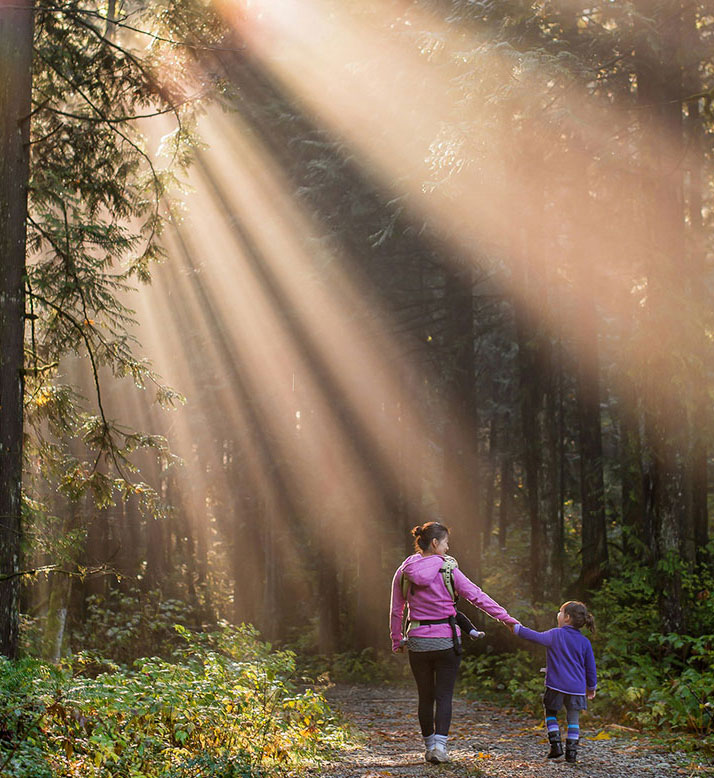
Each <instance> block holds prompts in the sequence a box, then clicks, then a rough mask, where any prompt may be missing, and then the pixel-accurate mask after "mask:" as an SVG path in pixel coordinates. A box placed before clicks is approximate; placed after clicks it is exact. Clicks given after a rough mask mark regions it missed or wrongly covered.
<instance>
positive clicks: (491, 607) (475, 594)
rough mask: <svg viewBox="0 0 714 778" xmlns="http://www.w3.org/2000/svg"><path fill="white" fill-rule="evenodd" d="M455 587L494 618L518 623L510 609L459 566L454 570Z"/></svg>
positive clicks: (505, 622)
mask: <svg viewBox="0 0 714 778" xmlns="http://www.w3.org/2000/svg"><path fill="white" fill-rule="evenodd" d="M454 589H455V590H456V593H457V594H459V595H460V596H461V597H464V598H465V599H467V600H468V601H469V602H472V603H473V604H474V605H475V606H476V607H477V608H480V609H481V610H482V611H483V612H484V613H487V614H488V615H489V616H491V617H492V618H494V619H497V620H498V621H502V622H503V623H504V624H515V623H516V619H514V618H513V616H509V614H508V611H507V610H506V609H505V608H504V607H503V606H501V605H499V604H498V603H497V602H496V601H495V600H492V599H491V598H490V597H489V596H488V595H487V594H486V592H484V591H483V590H482V589H480V588H479V587H478V586H476V584H475V583H474V582H473V581H470V580H469V579H468V578H467V577H466V576H465V575H464V574H463V573H462V572H461V570H459V569H458V567H457V568H456V569H455V570H454Z"/></svg>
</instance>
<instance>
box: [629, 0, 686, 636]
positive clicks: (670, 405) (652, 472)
mask: <svg viewBox="0 0 714 778" xmlns="http://www.w3.org/2000/svg"><path fill="white" fill-rule="evenodd" d="M656 6H657V7H655V8H651V7H650V6H647V13H648V14H649V15H651V18H653V19H657V20H658V21H659V29H658V30H657V33H658V36H655V35H654V34H653V32H652V31H650V30H648V31H646V32H645V31H643V32H642V33H641V34H640V36H639V38H638V39H637V41H636V57H635V59H636V68H637V93H638V100H639V102H640V112H641V117H642V118H641V121H642V129H643V133H642V141H641V142H642V155H641V158H642V160H643V175H644V178H643V189H644V191H643V205H644V209H645V212H646V214H647V244H648V256H649V266H648V267H647V279H648V297H647V307H646V310H645V314H646V316H647V319H646V321H645V326H646V327H647V329H648V330H649V331H650V332H651V334H652V340H651V342H650V353H648V354H647V360H646V365H645V386H644V392H643V395H644V402H645V406H646V413H645V426H646V443H647V445H648V447H649V452H648V462H649V467H648V473H647V475H648V479H649V482H650V494H651V499H652V502H651V506H652V514H651V515H652V519H653V538H654V551H655V562H658V563H660V562H661V563H663V564H661V565H658V570H659V573H658V589H659V608H660V618H661V622H662V629H663V630H665V631H675V632H676V631H679V630H681V629H682V627H683V618H684V615H683V612H682V606H681V597H680V592H681V576H680V573H679V569H678V565H677V564H676V562H677V560H678V559H679V558H680V554H681V546H682V529H683V526H684V524H685V522H686V517H685V513H686V508H687V506H686V500H685V492H686V477H685V472H684V468H685V459H686V454H687V450H688V442H687V437H688V435H687V421H688V420H687V417H686V410H685V407H684V403H683V398H682V397H681V390H680V388H679V381H683V380H685V376H684V375H683V374H682V367H681V362H680V361H679V359H680V357H681V355H682V354H686V353H688V350H689V349H690V348H691V343H688V341H687V337H686V327H685V326H684V324H685V323H684V321H683V319H684V317H683V316H682V315H681V314H682V311H681V301H682V300H683V299H684V287H683V283H682V281H683V275H684V271H685V267H684V234H683V233H684V213H683V202H682V167H681V163H682V160H683V158H684V154H683V143H682V104H681V99H682V72H681V66H680V54H681V50H680V47H681V38H680V36H681V21H682V20H681V9H680V8H679V6H674V7H673V4H672V3H671V2H665V1H664V0H663V1H662V2H659V3H657V4H656ZM673 10H674V13H673ZM665 20H666V21H665Z"/></svg>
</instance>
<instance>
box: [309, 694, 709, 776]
mask: <svg viewBox="0 0 714 778" xmlns="http://www.w3.org/2000/svg"><path fill="white" fill-rule="evenodd" d="M326 696H327V698H328V700H329V701H330V703H331V705H332V706H333V708H334V709H336V710H337V711H339V712H340V713H341V714H342V716H343V717H344V718H345V719H346V721H348V722H349V723H350V725H351V726H352V727H353V729H354V730H355V732H356V733H357V737H356V739H357V740H358V741H359V743H358V745H357V746H355V748H354V749H353V750H350V751H347V752H344V753H343V754H342V755H341V757H340V758H339V760H336V761H333V762H329V763H324V764H322V765H320V767H315V768H311V769H308V770H306V771H305V775H306V776H307V775H309V776H324V777H325V778H388V777H389V776H395V778H424V777H426V776H428V778H451V777H452V776H457V777H458V778H477V777H479V778H559V777H560V778H568V776H572V778H586V777H587V778H681V777H682V776H703V775H714V770H712V769H711V767H707V766H701V765H700V766H699V767H698V768H696V767H692V766H691V764H692V756H691V755H687V754H684V753H669V752H666V751H664V750H663V749H661V747H660V749H659V750H658V747H657V746H656V744H654V743H652V742H651V741H650V740H648V739H646V738H643V737H642V736H639V735H637V736H633V735H632V733H629V732H627V731H626V730H625V729H624V728H618V727H616V726H614V725H610V726H607V727H605V728H604V729H598V728H596V725H594V724H593V722H592V720H588V717H587V715H585V716H584V717H583V719H582V720H581V726H582V729H581V740H580V747H579V751H578V762H577V764H575V765H571V764H567V763H565V762H564V761H563V760H562V759H559V760H557V761H555V762H554V761H553V760H548V759H546V757H545V755H546V753H547V752H548V743H547V738H546V737H545V734H544V731H543V725H542V722H540V721H537V720H536V719H534V718H532V717H529V716H527V715H525V714H523V713H520V712H514V711H510V710H506V709H504V708H501V707H498V706H496V705H492V704H490V703H486V702H480V701H470V700H465V699H463V698H457V699H455V701H454V715H453V719H452V725H451V732H450V734H449V754H450V756H451V760H452V761H451V762H450V763H449V764H446V765H432V764H427V763H426V762H425V761H424V750H423V745H422V740H421V736H420V733H419V730H418V725H417V720H416V706H417V701H416V693H415V691H412V690H410V689H407V688H393V687H388V688H387V687H369V686H333V687H331V688H330V689H328V690H327V693H326ZM561 723H562V722H561Z"/></svg>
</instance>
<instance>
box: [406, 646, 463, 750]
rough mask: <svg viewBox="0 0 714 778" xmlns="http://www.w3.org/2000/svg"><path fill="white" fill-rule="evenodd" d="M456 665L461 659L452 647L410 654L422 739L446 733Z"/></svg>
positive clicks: (456, 670)
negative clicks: (417, 693)
mask: <svg viewBox="0 0 714 778" xmlns="http://www.w3.org/2000/svg"><path fill="white" fill-rule="evenodd" d="M459 664H461V656H460V655H458V654H457V653H456V652H455V651H454V649H453V648H446V649H444V650H443V651H410V652H409V666H410V667H411V668H412V673H413V674H414V680H415V681H416V685H417V691H418V692H419V725H420V726H421V733H422V735H424V737H426V736H427V735H431V734H432V732H436V734H437V735H448V734H449V725H450V724H451V698H452V697H453V695H454V684H455V683H456V674H457V673H458V671H459ZM434 703H436V715H434Z"/></svg>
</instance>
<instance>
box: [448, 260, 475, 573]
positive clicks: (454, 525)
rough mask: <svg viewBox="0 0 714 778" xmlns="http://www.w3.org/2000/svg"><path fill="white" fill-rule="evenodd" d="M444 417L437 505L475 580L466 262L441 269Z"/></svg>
mask: <svg viewBox="0 0 714 778" xmlns="http://www.w3.org/2000/svg"><path fill="white" fill-rule="evenodd" d="M444 315H445V321H446V323H445V326H444V333H445V335H444V338H445V343H446V346H447V347H448V348H449V351H448V352H447V354H448V356H447V360H448V362H447V365H446V383H447V387H446V397H447V405H446V414H447V415H446V420H445V424H444V476H443V496H442V502H441V510H442V512H443V516H444V521H445V522H446V524H447V526H449V527H450V528H451V529H452V531H453V532H454V533H455V538H454V543H455V544H456V546H455V547H458V548H459V560H460V563H461V565H462V567H464V569H466V570H469V574H470V575H471V576H473V577H475V578H476V580H478V578H479V576H480V570H479V568H480V563H481V533H482V532H483V521H482V517H481V516H480V510H481V506H482V502H481V500H480V499H479V492H478V487H479V483H478V480H479V467H478V434H477V420H476V397H475V367H474V306H473V272H472V268H471V265H470V263H468V262H459V263H458V264H457V265H455V266H449V267H448V268H447V269H446V284H445V289H444Z"/></svg>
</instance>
